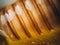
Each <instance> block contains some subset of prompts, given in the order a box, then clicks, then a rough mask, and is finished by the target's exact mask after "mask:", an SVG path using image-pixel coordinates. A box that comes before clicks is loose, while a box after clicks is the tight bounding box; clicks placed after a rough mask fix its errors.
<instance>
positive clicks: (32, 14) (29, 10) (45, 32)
mask: <svg viewBox="0 0 60 45" xmlns="http://www.w3.org/2000/svg"><path fill="white" fill-rule="evenodd" d="M52 5H53V6H54V7H53V6H52ZM55 7H56V6H55V2H54V1H51V2H50V1H49V0H18V1H16V2H15V3H14V4H12V5H9V6H8V7H7V8H6V9H5V10H4V11H1V12H0V18H1V22H0V24H1V25H0V28H1V29H2V31H4V32H5V33H6V39H7V42H8V44H9V45H55V44H54V43H55V42H56V39H57V38H58V36H57V37H56V35H58V33H59V32H60V31H59V28H57V27H58V25H57V23H59V21H58V20H57V18H56V13H59V12H56V11H57V10H58V9H57V8H55ZM54 8H55V10H54ZM55 12H56V13H55ZM59 16H60V15H59V14H58V16H57V17H58V19H60V18H59ZM57 30H58V31H57ZM58 39H59V38H58ZM52 41H53V42H52ZM3 45H4V44H3ZM57 45H58V44H57Z"/></svg>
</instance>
